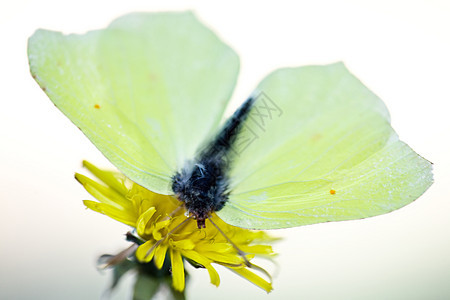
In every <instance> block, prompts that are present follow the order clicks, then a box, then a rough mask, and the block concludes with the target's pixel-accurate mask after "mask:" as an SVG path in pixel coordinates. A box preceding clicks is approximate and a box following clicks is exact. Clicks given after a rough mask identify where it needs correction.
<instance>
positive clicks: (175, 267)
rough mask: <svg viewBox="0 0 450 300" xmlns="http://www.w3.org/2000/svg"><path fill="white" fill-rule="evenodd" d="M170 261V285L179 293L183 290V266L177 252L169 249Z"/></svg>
mask: <svg viewBox="0 0 450 300" xmlns="http://www.w3.org/2000/svg"><path fill="white" fill-rule="evenodd" d="M170 259H171V262H172V285H173V288H174V289H175V290H177V291H179V292H182V291H183V290H184V285H185V278H184V265H183V259H182V258H181V254H180V252H179V251H176V250H173V249H170Z"/></svg>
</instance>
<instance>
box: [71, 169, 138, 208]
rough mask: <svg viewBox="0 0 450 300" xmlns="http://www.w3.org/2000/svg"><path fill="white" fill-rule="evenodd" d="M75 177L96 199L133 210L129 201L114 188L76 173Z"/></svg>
mask: <svg viewBox="0 0 450 300" xmlns="http://www.w3.org/2000/svg"><path fill="white" fill-rule="evenodd" d="M75 179H76V180H78V182H79V183H81V184H82V185H83V187H84V188H85V189H86V191H88V193H89V194H91V195H92V196H94V197H95V198H96V199H97V200H98V201H100V202H103V203H107V204H110V205H113V206H116V207H118V208H123V209H127V210H133V206H132V204H131V202H130V201H129V200H128V199H126V198H125V197H124V196H122V195H121V194H119V193H117V192H116V191H115V190H113V189H111V188H109V187H107V186H104V185H102V184H100V183H98V182H96V181H94V180H92V179H90V178H88V177H86V176H84V175H81V174H78V173H75Z"/></svg>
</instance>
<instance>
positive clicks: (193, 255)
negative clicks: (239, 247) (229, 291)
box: [181, 250, 220, 286]
mask: <svg viewBox="0 0 450 300" xmlns="http://www.w3.org/2000/svg"><path fill="white" fill-rule="evenodd" d="M181 255H183V256H184V257H186V258H188V259H190V260H193V261H195V262H197V263H199V264H201V265H202V266H204V267H205V268H206V270H208V273H209V279H210V280H211V283H212V284H214V285H215V286H219V284H220V277H219V274H218V273H217V271H216V270H215V269H214V268H213V266H212V265H211V261H210V260H209V259H207V258H206V257H203V256H201V255H200V254H198V253H197V252H195V251H184V250H182V251H181Z"/></svg>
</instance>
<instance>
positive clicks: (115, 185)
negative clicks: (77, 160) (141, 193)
mask: <svg viewBox="0 0 450 300" xmlns="http://www.w3.org/2000/svg"><path fill="white" fill-rule="evenodd" d="M83 167H85V168H86V169H88V170H89V171H90V172H91V173H92V174H94V175H95V177H97V178H98V179H100V180H101V181H103V182H104V183H106V185H108V186H109V187H111V188H112V189H113V190H115V191H116V192H118V193H119V194H121V195H123V196H125V195H126V194H127V193H128V189H127V187H126V186H125V185H124V184H123V181H120V180H118V179H117V173H116V172H111V171H104V170H100V169H99V168H97V167H96V166H94V165H93V164H91V163H90V162H88V161H86V160H83ZM124 178H125V177H124Z"/></svg>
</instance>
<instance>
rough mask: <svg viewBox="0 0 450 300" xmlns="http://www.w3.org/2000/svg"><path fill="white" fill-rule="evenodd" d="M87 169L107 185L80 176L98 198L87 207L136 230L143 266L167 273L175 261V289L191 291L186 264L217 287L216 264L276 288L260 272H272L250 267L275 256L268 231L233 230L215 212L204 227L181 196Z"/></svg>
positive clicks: (87, 188)
mask: <svg viewBox="0 0 450 300" xmlns="http://www.w3.org/2000/svg"><path fill="white" fill-rule="evenodd" d="M83 165H84V166H85V167H86V168H87V169H88V170H89V171H91V172H92V173H93V174H94V175H95V176H96V177H97V178H98V179H100V180H101V182H102V183H99V182H96V181H94V180H92V179H90V178H88V177H86V176H84V175H81V174H76V175H75V177H76V179H77V180H78V181H79V182H80V183H81V184H82V185H83V186H84V188H85V189H86V190H87V191H88V192H89V193H90V194H91V195H92V196H94V197H95V198H96V199H97V200H98V201H90V200H85V201H84V204H85V205H86V207H88V208H90V209H92V210H94V211H96V212H99V213H102V214H104V215H107V216H109V217H111V218H113V219H115V220H117V221H119V222H122V223H124V224H127V225H129V226H131V227H133V228H134V231H133V232H134V234H135V236H136V239H137V240H138V241H140V242H139V244H140V245H139V246H137V245H136V246H135V247H134V248H133V247H131V250H132V251H134V250H136V252H135V256H136V258H137V259H138V260H139V261H140V262H143V263H145V262H150V261H153V262H154V264H155V266H156V267H157V268H158V269H161V268H162V266H163V264H164V261H165V260H166V257H169V258H170V263H171V266H172V268H171V269H172V280H173V281H172V284H173V287H174V289H175V290H178V291H183V290H184V288H185V272H184V261H188V262H189V263H191V264H192V265H193V266H195V267H202V268H205V269H206V270H207V271H208V273H209V277H210V280H211V283H212V284H214V285H216V286H219V284H220V278H219V275H218V273H217V271H216V269H215V268H214V264H218V265H222V266H225V267H226V268H228V269H229V270H231V271H233V272H235V273H237V274H239V275H240V276H242V277H243V278H245V279H247V280H248V281H250V282H252V283H253V284H255V285H256V286H258V287H260V288H262V289H264V290H265V291H266V292H270V291H271V290H272V284H271V282H270V281H267V280H265V279H264V278H262V277H261V276H259V275H258V274H257V273H255V272H254V270H258V271H261V272H262V273H264V274H266V275H268V273H267V272H266V271H265V270H264V269H262V268H260V267H258V266H256V265H254V264H252V263H250V261H251V260H252V259H253V258H254V257H255V256H259V257H266V258H271V257H273V256H274V252H273V251H272V247H271V246H270V245H268V243H270V242H272V241H274V240H275V239H274V238H272V237H270V236H269V235H267V234H266V233H265V232H263V231H253V230H248V229H243V228H238V227H234V226H230V225H228V224H227V223H225V222H223V221H222V220H221V219H220V218H219V217H218V216H217V215H216V214H214V213H213V214H212V216H211V217H210V219H209V222H210V224H208V223H207V226H206V228H202V229H199V228H198V227H197V222H196V221H195V220H194V219H192V218H191V217H189V216H188V215H187V212H186V209H185V208H184V206H183V205H182V202H180V201H178V200H177V199H176V198H174V197H172V196H166V195H160V194H156V193H153V192H151V191H149V190H147V189H145V188H143V187H141V186H140V185H138V184H135V183H133V182H132V181H130V180H129V179H127V178H126V177H125V176H124V175H123V174H121V173H118V172H112V171H104V170H100V169H98V168H97V167H95V166H94V165H92V164H90V163H89V162H86V161H84V162H83ZM238 249H239V250H240V251H238ZM124 253H127V252H124ZM127 254H128V253H127ZM167 254H168V255H167ZM268 276H269V275H268ZM269 278H270V276H269Z"/></svg>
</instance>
